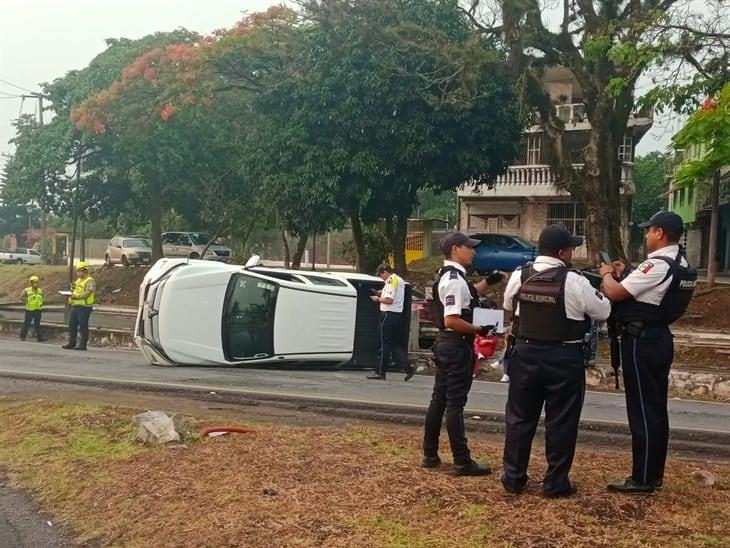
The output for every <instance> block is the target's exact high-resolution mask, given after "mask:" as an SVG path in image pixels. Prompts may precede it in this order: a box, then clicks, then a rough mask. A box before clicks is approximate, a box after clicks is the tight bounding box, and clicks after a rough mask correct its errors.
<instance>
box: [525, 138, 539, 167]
mask: <svg viewBox="0 0 730 548" xmlns="http://www.w3.org/2000/svg"><path fill="white" fill-rule="evenodd" d="M540 138H541V135H540V134H537V135H528V136H527V164H528V165H535V164H540V163H541V160H540Z"/></svg>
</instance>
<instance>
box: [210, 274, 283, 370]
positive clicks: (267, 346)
mask: <svg viewBox="0 0 730 548" xmlns="http://www.w3.org/2000/svg"><path fill="white" fill-rule="evenodd" d="M278 290H279V288H278V286H277V285H275V284H273V283H270V282H267V281H265V280H261V279H259V278H254V277H253V276H249V275H247V274H236V275H235V276H233V278H232V279H231V282H230V284H229V285H228V291H227V292H226V300H225V303H224V305H223V351H224V353H225V356H226V358H227V359H229V360H240V359H246V358H263V357H266V356H271V355H272V354H273V353H274V313H275V312H276V297H277V295H278Z"/></svg>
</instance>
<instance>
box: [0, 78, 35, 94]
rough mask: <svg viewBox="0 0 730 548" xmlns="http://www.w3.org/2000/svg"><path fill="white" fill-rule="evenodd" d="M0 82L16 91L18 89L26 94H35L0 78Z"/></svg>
mask: <svg viewBox="0 0 730 548" xmlns="http://www.w3.org/2000/svg"><path fill="white" fill-rule="evenodd" d="M0 82H2V83H3V84H7V85H8V86H13V87H14V88H17V89H19V90H21V91H25V92H26V93H35V92H33V91H31V90H29V89H28V88H24V87H22V86H19V85H17V84H13V83H12V82H8V81H7V80H3V79H2V78H0Z"/></svg>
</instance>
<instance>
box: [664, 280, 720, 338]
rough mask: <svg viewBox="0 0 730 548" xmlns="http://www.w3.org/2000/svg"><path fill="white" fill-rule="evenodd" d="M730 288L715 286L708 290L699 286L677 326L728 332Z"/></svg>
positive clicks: (701, 285) (703, 285)
mask: <svg viewBox="0 0 730 548" xmlns="http://www.w3.org/2000/svg"><path fill="white" fill-rule="evenodd" d="M728 311H730V286H728V285H717V286H715V287H714V288H713V289H711V290H708V289H707V287H706V285H705V284H699V285H698V287H697V290H696V292H695V296H694V298H693V299H692V302H691V303H690V305H689V308H688V309H687V312H686V314H685V315H684V317H683V318H682V319H681V320H680V321H679V322H677V326H681V327H686V328H693V329H698V328H705V329H713V330H718V331H724V332H728V331H730V313H728Z"/></svg>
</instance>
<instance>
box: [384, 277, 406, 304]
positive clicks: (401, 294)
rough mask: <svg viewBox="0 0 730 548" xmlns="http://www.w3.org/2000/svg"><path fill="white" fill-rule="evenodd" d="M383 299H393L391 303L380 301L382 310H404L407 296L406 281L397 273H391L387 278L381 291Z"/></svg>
mask: <svg viewBox="0 0 730 548" xmlns="http://www.w3.org/2000/svg"><path fill="white" fill-rule="evenodd" d="M380 296H381V297H382V298H383V299H393V302H392V303H391V304H385V303H380V311H381V312H403V302H404V301H405V298H406V282H405V281H404V280H403V278H401V277H400V276H398V275H397V274H391V275H390V276H388V279H387V280H385V287H383V291H381V292H380Z"/></svg>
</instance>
